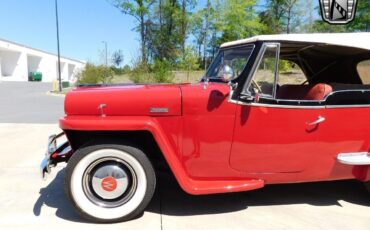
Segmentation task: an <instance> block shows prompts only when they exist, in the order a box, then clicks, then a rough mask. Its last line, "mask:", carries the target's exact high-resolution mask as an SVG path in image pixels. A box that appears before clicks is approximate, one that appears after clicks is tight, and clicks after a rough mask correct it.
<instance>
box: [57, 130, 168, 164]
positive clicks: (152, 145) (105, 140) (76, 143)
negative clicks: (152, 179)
mask: <svg viewBox="0 0 370 230" xmlns="http://www.w3.org/2000/svg"><path fill="white" fill-rule="evenodd" d="M64 132H65V134H66V135H67V138H68V141H69V143H70V144H71V147H72V149H73V150H74V151H76V150H77V149H79V148H81V147H85V146H89V145H95V144H122V145H130V146H133V147H136V148H138V149H140V150H142V151H143V152H144V153H145V154H146V155H147V157H148V158H149V160H150V161H151V162H152V164H153V166H154V167H155V168H163V167H165V168H166V169H169V167H168V164H167V162H166V160H165V159H164V157H163V153H162V151H161V150H160V148H159V146H158V144H157V142H156V141H155V139H154V137H153V135H152V134H151V133H150V132H149V131H76V130H64Z"/></svg>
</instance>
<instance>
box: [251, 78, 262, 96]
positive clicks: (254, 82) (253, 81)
mask: <svg viewBox="0 0 370 230" xmlns="http://www.w3.org/2000/svg"><path fill="white" fill-rule="evenodd" d="M252 85H253V87H254V88H256V89H257V90H258V91H259V93H262V89H261V86H260V85H259V84H258V83H257V82H256V81H255V80H252Z"/></svg>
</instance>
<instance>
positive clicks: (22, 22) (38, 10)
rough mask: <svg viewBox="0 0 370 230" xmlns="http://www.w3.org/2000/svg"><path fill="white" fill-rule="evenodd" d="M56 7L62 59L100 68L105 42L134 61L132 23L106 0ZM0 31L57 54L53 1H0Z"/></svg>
mask: <svg viewBox="0 0 370 230" xmlns="http://www.w3.org/2000/svg"><path fill="white" fill-rule="evenodd" d="M264 1H265V0H259V4H260V5H261V4H264ZM205 2H206V1H205V0H200V1H198V4H200V5H204V4H205ZM315 3H316V1H315ZM58 5H59V27H60V48H61V55H62V56H65V57H69V58H75V59H79V60H85V61H90V62H94V63H97V64H99V63H100V64H103V63H104V52H103V51H104V44H103V43H102V41H107V43H108V50H109V53H112V52H114V51H115V50H119V49H120V50H122V51H123V55H124V63H125V64H130V62H131V59H132V58H135V57H137V55H138V50H139V41H138V38H139V37H138V34H137V33H136V32H135V31H133V28H134V27H135V19H134V18H133V17H131V16H128V15H124V14H122V13H121V12H120V11H119V10H118V9H117V8H115V7H113V6H112V5H111V4H110V3H109V0H58ZM0 28H1V29H0V38H2V39H6V40H10V41H14V42H17V43H21V44H24V45H26V46H30V47H33V48H37V49H41V50H45V51H49V52H52V53H57V45H56V26H55V8H54V0H1V11H0ZM109 56H110V55H109Z"/></svg>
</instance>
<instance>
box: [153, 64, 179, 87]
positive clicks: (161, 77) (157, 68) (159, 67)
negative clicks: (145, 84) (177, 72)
mask: <svg viewBox="0 0 370 230" xmlns="http://www.w3.org/2000/svg"><path fill="white" fill-rule="evenodd" d="M153 75H154V76H153V80H154V82H156V83H170V82H173V79H174V75H173V74H172V71H171V65H170V63H169V62H168V61H166V60H159V59H156V60H154V65H153Z"/></svg>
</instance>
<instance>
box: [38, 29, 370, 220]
mask: <svg viewBox="0 0 370 230" xmlns="http://www.w3.org/2000/svg"><path fill="white" fill-rule="evenodd" d="M65 114H66V115H65V117H63V118H61V119H60V127H61V129H62V130H63V131H64V132H63V133H62V134H59V135H53V136H52V137H51V138H50V140H49V149H48V152H47V155H46V157H45V159H44V161H43V163H42V166H41V170H42V174H43V175H44V174H45V173H48V172H50V168H51V167H52V166H55V165H56V164H57V163H59V162H62V161H65V162H68V164H67V168H66V175H65V189H66V192H67V195H68V197H69V198H70V200H71V202H72V204H73V205H74V206H75V208H76V209H77V210H78V211H79V213H80V214H81V215H82V216H83V217H85V218H87V219H89V220H92V221H98V222H117V221H124V220H129V219H132V218H134V217H135V216H137V215H138V214H140V213H142V212H143V210H144V209H145V208H146V206H147V204H148V203H149V201H150V200H151V198H152V196H153V193H154V190H155V187H156V172H155V167H153V165H155V164H156V163H158V162H159V161H161V160H162V161H163V162H165V163H166V164H168V166H169V168H170V170H171V171H172V173H173V175H174V176H175V178H176V180H177V181H178V183H179V185H180V186H181V188H182V189H183V190H184V191H186V192H188V193H190V194H194V195H201V194H212V193H226V192H240V191H248V190H253V189H260V188H263V187H264V186H265V185H268V184H279V183H299V182H310V181H329V180H344V179H357V180H360V181H363V182H367V183H368V184H369V180H370V169H369V168H370V167H369V165H370V153H369V152H370V34H369V33H356V34H302V35H271V36H257V37H253V38H249V39H246V40H240V41H236V42H231V43H226V44H223V45H222V46H221V47H220V51H219V53H218V55H217V57H216V58H215V60H214V62H213V63H212V64H211V66H210V68H209V69H208V71H207V72H206V74H205V76H204V77H203V78H202V79H201V81H200V82H199V83H197V84H180V85H176V84H158V85H121V86H119V85H112V86H106V85H96V86H81V87H78V88H76V89H75V90H73V91H72V92H70V93H68V95H67V96H66V99H65ZM61 135H66V137H67V139H68V142H67V143H63V144H61V145H59V146H58V145H57V139H59V137H60V136H61Z"/></svg>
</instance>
